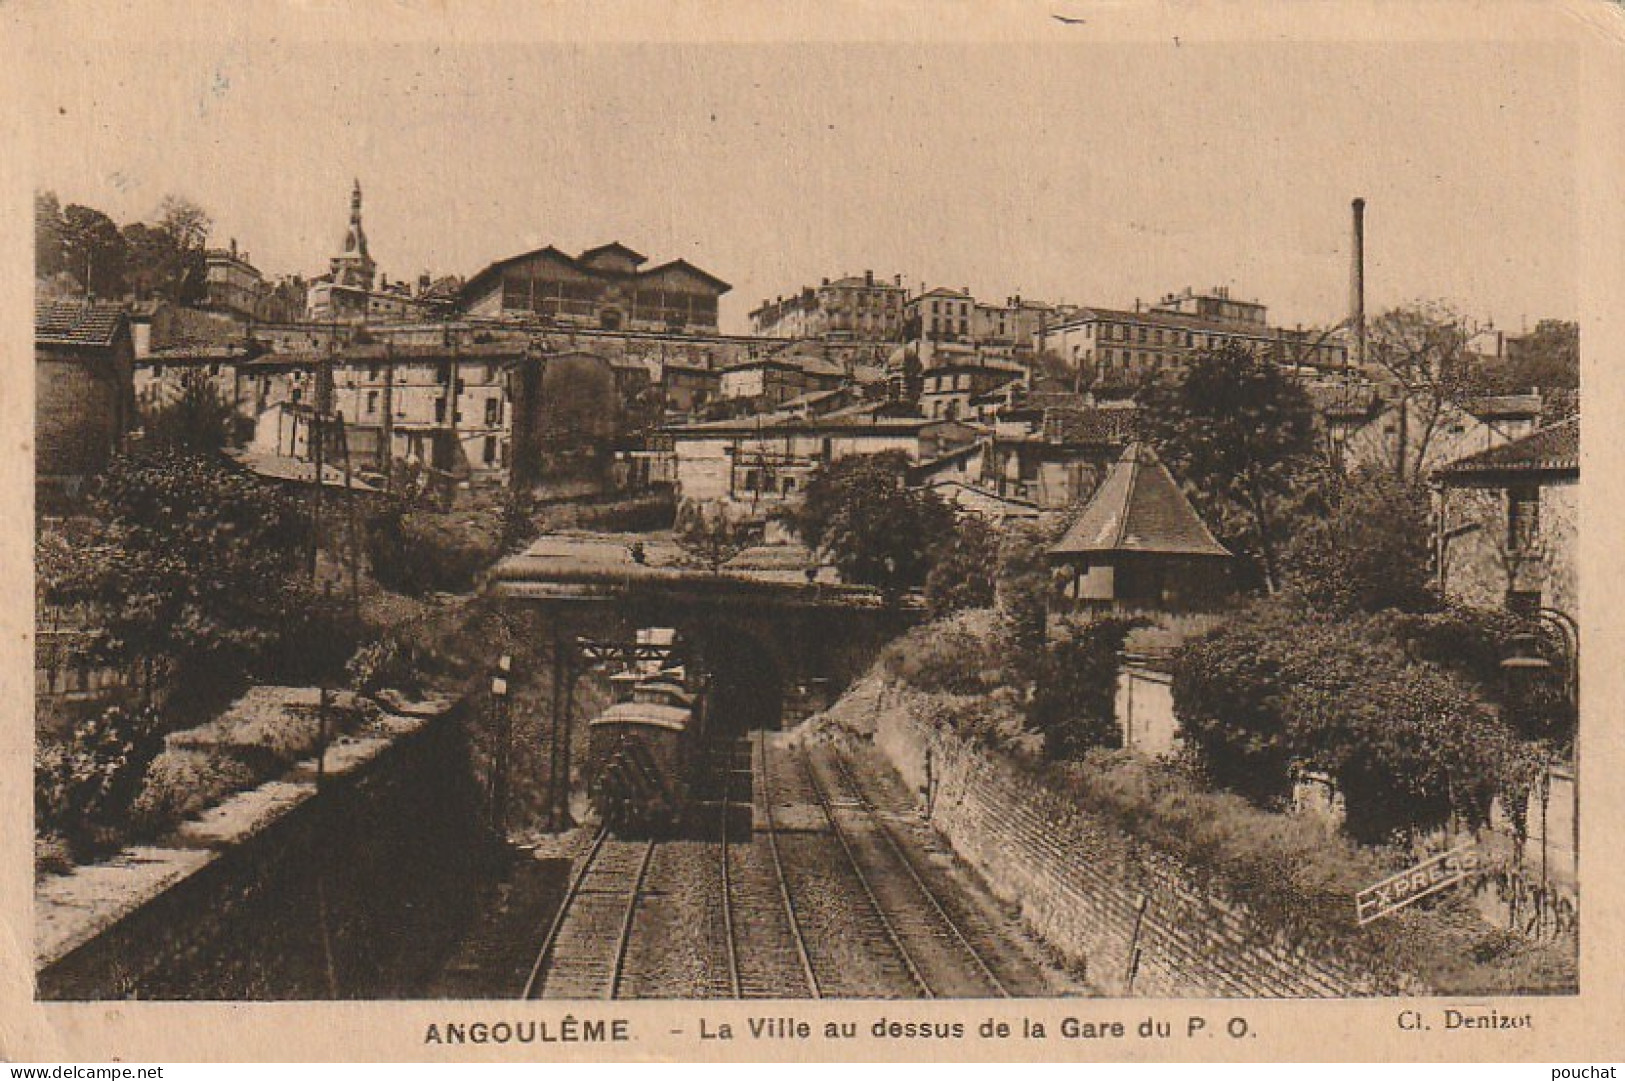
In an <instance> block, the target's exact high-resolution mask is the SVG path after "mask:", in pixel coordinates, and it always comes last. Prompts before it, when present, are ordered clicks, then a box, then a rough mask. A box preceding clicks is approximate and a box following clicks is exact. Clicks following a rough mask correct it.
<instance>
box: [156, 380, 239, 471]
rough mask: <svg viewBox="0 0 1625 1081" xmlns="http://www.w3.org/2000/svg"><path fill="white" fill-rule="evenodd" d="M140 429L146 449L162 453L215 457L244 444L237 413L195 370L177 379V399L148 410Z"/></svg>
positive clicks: (211, 384)
mask: <svg viewBox="0 0 1625 1081" xmlns="http://www.w3.org/2000/svg"><path fill="white" fill-rule="evenodd" d="M245 423H246V420H245ZM144 427H145V429H146V440H147V444H148V446H150V447H153V448H155V449H159V450H165V451H183V452H189V453H193V454H216V453H218V452H220V451H222V450H224V449H226V448H227V447H233V446H239V445H241V444H242V442H243V441H244V440H243V438H242V436H243V433H242V431H241V425H240V424H239V418H238V415H237V411H236V410H235V409H233V408H232V407H231V403H230V402H228V401H226V400H225V398H223V397H221V395H220V392H219V391H217V390H216V389H215V386H214V383H213V382H212V381H211V380H210V379H209V377H208V376H207V375H205V374H204V373H203V372H201V371H198V370H196V369H193V370H190V371H188V372H186V374H185V375H183V376H182V377H181V396H180V397H179V398H177V399H175V400H174V401H173V402H169V403H167V404H164V405H160V406H157V407H156V408H154V409H152V410H151V411H150V412H149V413H148V415H147V419H146V422H145V425H144Z"/></svg>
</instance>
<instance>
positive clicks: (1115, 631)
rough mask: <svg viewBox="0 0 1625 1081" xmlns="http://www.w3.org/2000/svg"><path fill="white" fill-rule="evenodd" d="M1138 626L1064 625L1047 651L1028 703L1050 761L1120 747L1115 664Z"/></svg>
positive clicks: (1119, 622)
mask: <svg viewBox="0 0 1625 1081" xmlns="http://www.w3.org/2000/svg"><path fill="white" fill-rule="evenodd" d="M1139 625H1140V624H1139V621H1135V620H1123V619H1100V620H1095V621H1094V622H1091V623H1078V624H1068V625H1067V626H1066V628H1065V630H1064V633H1063V634H1062V635H1061V636H1060V637H1059V638H1058V639H1057V640H1056V641H1054V642H1051V643H1049V644H1048V645H1047V646H1045V648H1044V651H1043V654H1042V656H1041V657H1040V659H1039V661H1038V675H1037V678H1036V679H1034V681H1033V689H1032V695H1031V697H1030V698H1029V699H1028V702H1027V709H1026V716H1027V725H1028V727H1029V728H1031V729H1032V730H1033V731H1035V732H1037V733H1039V734H1040V735H1042V736H1043V740H1044V753H1045V755H1046V756H1047V757H1049V758H1051V759H1066V758H1075V757H1077V756H1079V755H1081V754H1083V753H1084V752H1085V751H1088V750H1090V749H1091V748H1095V747H1120V746H1122V743H1123V735H1122V731H1121V729H1119V727H1118V724H1117V658H1118V654H1119V653H1120V652H1121V651H1122V649H1123V643H1124V641H1126V640H1127V638H1128V636H1129V633H1130V632H1131V631H1133V630H1134V628H1135V627H1136V626H1139Z"/></svg>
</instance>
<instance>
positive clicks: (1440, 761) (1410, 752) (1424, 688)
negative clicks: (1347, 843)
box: [1173, 602, 1532, 842]
mask: <svg viewBox="0 0 1625 1081" xmlns="http://www.w3.org/2000/svg"><path fill="white" fill-rule="evenodd" d="M1173 691H1174V708H1175V712H1176V714H1177V715H1178V718H1179V724H1180V729H1181V734H1182V736H1183V738H1184V739H1185V741H1186V743H1187V745H1189V746H1190V747H1192V748H1193V749H1194V750H1195V751H1196V752H1197V754H1198V756H1199V758H1200V761H1201V762H1202V763H1203V764H1204V765H1205V766H1206V768H1207V770H1208V772H1209V773H1210V775H1211V776H1212V778H1213V779H1214V780H1215V781H1217V782H1218V783H1220V784H1222V785H1224V786H1225V787H1227V788H1232V789H1234V790H1236V791H1238V792H1242V793H1244V794H1246V795H1248V796H1249V797H1251V798H1253V799H1254V800H1257V801H1259V802H1261V803H1265V804H1273V803H1277V802H1279V801H1280V800H1281V798H1282V797H1284V796H1285V795H1286V794H1287V793H1289V792H1290V790H1291V784H1292V779H1293V776H1294V774H1295V773H1296V772H1297V771H1298V770H1300V769H1312V770H1323V771H1325V772H1326V773H1328V774H1330V775H1331V776H1332V777H1333V778H1334V779H1335V780H1336V782H1337V786H1338V789H1339V791H1340V792H1341V793H1342V794H1343V797H1344V799H1345V806H1346V828H1347V830H1348V832H1349V834H1350V835H1351V836H1353V837H1355V838H1357V839H1359V840H1363V841H1372V842H1376V841H1384V840H1389V839H1392V838H1394V837H1396V836H1401V835H1406V834H1409V833H1411V832H1413V831H1416V830H1420V829H1426V828H1430V827H1434V826H1438V825H1441V824H1443V823H1444V822H1445V821H1446V820H1448V819H1449V818H1450V817H1451V816H1452V815H1455V816H1459V817H1461V818H1462V819H1463V820H1465V821H1466V822H1468V823H1469V824H1474V825H1476V824H1481V823H1482V822H1484V821H1485V820H1486V818H1487V816H1488V812H1489V807H1490V803H1491V800H1492V799H1493V798H1494V797H1495V796H1496V795H1497V794H1499V793H1501V792H1502V791H1504V790H1507V789H1509V788H1510V787H1512V786H1514V785H1517V784H1521V783H1523V778H1524V776H1525V774H1526V772H1527V770H1526V762H1525V759H1527V758H1528V757H1529V756H1530V754H1531V753H1532V752H1531V750H1530V748H1528V747H1527V746H1526V745H1524V744H1522V743H1521V742H1520V741H1519V740H1518V739H1517V737H1516V734H1515V733H1514V732H1513V731H1512V729H1511V728H1510V727H1509V726H1508V725H1507V724H1506V723H1505V722H1504V721H1502V720H1501V719H1500V718H1499V717H1498V716H1497V715H1496V713H1495V711H1494V710H1493V709H1491V708H1490V707H1489V705H1488V704H1487V703H1486V702H1485V701H1483V700H1482V699H1481V698H1480V697H1479V695H1478V694H1476V693H1475V691H1474V689H1473V688H1472V687H1471V686H1470V685H1469V684H1468V683H1467V682H1465V681H1464V680H1463V679H1462V678H1460V677H1459V676H1456V675H1454V674H1452V673H1449V672H1447V671H1445V670H1444V669H1442V668H1439V667H1438V666H1436V665H1432V664H1428V663H1425V662H1418V661H1415V660H1412V659H1411V658H1410V657H1408V656H1407V655H1406V653H1405V651H1404V649H1403V648H1402V646H1401V644H1400V643H1399V642H1398V641H1396V640H1395V639H1394V638H1393V637H1392V636H1391V635H1389V634H1387V633H1385V631H1384V629H1383V626H1382V623H1381V621H1378V620H1372V619H1356V618H1342V619H1333V618H1331V617H1329V616H1326V615H1323V614H1320V613H1316V612H1313V611H1311V610H1309V609H1305V608H1299V607H1296V606H1294V605H1291V604H1289V603H1283V602H1260V603H1258V604H1255V605H1254V606H1253V607H1252V608H1251V609H1249V610H1247V611H1244V612H1242V613H1240V614H1239V615H1238V616H1237V617H1236V618H1235V619H1233V620H1231V621H1230V622H1229V623H1227V624H1225V625H1224V626H1222V627H1220V628H1218V629H1216V630H1214V631H1212V632H1210V633H1209V634H1207V635H1205V636H1203V637H1202V638H1199V639H1196V640H1195V641H1193V642H1191V643H1188V644H1187V645H1186V646H1184V647H1183V648H1182V649H1181V650H1180V651H1179V652H1178V653H1177V654H1176V656H1175V663H1174V685H1173Z"/></svg>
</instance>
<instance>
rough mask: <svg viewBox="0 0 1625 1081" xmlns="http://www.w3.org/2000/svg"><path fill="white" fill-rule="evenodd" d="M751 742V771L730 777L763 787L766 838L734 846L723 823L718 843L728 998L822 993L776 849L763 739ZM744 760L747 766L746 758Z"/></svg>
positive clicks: (783, 862)
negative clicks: (730, 990)
mask: <svg viewBox="0 0 1625 1081" xmlns="http://www.w3.org/2000/svg"><path fill="white" fill-rule="evenodd" d="M752 744H753V747H752V748H751V753H752V754H753V758H754V762H755V769H754V771H753V770H751V769H750V768H747V769H746V770H744V771H742V772H741V771H735V772H733V773H732V774H731V777H730V780H731V781H733V782H735V783H737V781H738V780H739V779H741V778H743V779H744V780H746V781H752V780H753V781H755V782H756V783H758V784H760V785H761V786H762V792H763V795H764V797H766V798H765V800H764V804H765V805H764V809H763V814H764V816H765V821H764V822H763V825H764V826H766V831H765V832H766V841H767V843H766V844H765V845H756V844H753V843H750V841H751V839H750V838H748V837H747V838H745V842H746V843H743V844H739V845H736V844H735V843H734V842H733V839H732V835H731V834H730V833H729V832H728V831H729V829H730V827H731V823H724V826H723V835H722V844H721V846H720V847H721V850H722V869H723V879H722V883H723V886H722V888H723V895H722V899H723V904H722V909H723V912H724V914H725V921H724V924H725V927H726V930H727V934H728V939H729V945H728V952H729V957H730V965H731V966H732V967H731V979H732V988H733V997H735V998H746V999H764V998H821V997H822V996H823V991H822V988H821V987H820V985H819V981H818V976H817V975H816V973H815V972H814V971H813V966H812V961H811V959H810V957H809V955H808V952H807V941H806V937H805V932H804V931H803V930H802V922H801V918H800V915H799V914H798V912H797V910H796V905H795V901H794V899H793V898H792V895H791V893H790V887H789V883H788V880H787V878H786V875H785V861H784V856H783V853H782V852H781V851H780V848H779V837H778V828H777V823H776V822H775V821H774V818H773V798H772V792H773V789H772V779H771V776H770V775H769V773H768V756H767V751H766V747H765V740H764V739H761V738H758V739H755V740H753V741H752ZM746 764H747V767H749V766H750V764H751V759H747V761H746ZM730 791H732V789H730ZM743 794H744V796H745V797H746V802H747V803H749V802H750V799H749V797H750V796H752V795H754V793H752V792H750V791H746V792H745V793H743ZM763 849H765V850H766V851H765V853H764V851H763ZM764 856H765V858H764Z"/></svg>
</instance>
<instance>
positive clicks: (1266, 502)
mask: <svg viewBox="0 0 1625 1081" xmlns="http://www.w3.org/2000/svg"><path fill="white" fill-rule="evenodd" d="M1138 397H1139V400H1140V405H1141V409H1140V410H1139V411H1138V414H1137V424H1138V426H1139V430H1140V435H1141V437H1142V438H1145V439H1148V440H1149V441H1150V442H1151V443H1152V444H1153V445H1154V446H1155V447H1156V448H1157V451H1158V452H1159V454H1160V455H1161V456H1162V460H1163V462H1164V463H1165V464H1166V465H1167V466H1168V467H1169V469H1170V470H1171V471H1172V472H1173V474H1174V475H1175V476H1176V477H1178V478H1179V479H1180V480H1181V481H1182V482H1183V483H1184V485H1185V486H1186V488H1187V491H1188V493H1189V494H1190V495H1191V497H1192V501H1193V502H1194V503H1195V505H1196V507H1197V510H1198V511H1200V512H1201V513H1202V515H1203V517H1204V518H1205V519H1206V520H1207V522H1208V523H1209V525H1211V526H1213V527H1214V531H1215V532H1216V533H1217V534H1218V536H1219V540H1220V541H1222V542H1223V543H1224V544H1225V545H1226V546H1227V547H1229V548H1230V550H1231V551H1233V552H1236V553H1237V554H1239V555H1242V556H1244V557H1246V558H1247V559H1248V560H1249V561H1250V562H1251V564H1252V566H1253V569H1254V572H1255V574H1256V577H1257V579H1258V581H1259V582H1260V583H1261V584H1262V585H1263V587H1264V589H1265V590H1266V591H1268V592H1270V593H1273V592H1275V591H1276V590H1277V589H1278V588H1279V586H1280V582H1281V574H1280V552H1281V549H1282V547H1283V546H1284V545H1285V543H1286V540H1287V538H1288V537H1289V536H1290V532H1291V515H1292V512H1293V509H1294V507H1295V506H1296V505H1297V504H1298V503H1299V502H1301V500H1302V498H1303V496H1304V488H1305V482H1306V480H1307V479H1308V478H1309V476H1310V475H1311V472H1312V469H1313V465H1314V450H1315V436H1314V420H1313V412H1312V410H1311V407H1310V404H1309V399H1308V397H1307V396H1306V395H1305V393H1304V391H1303V388H1302V387H1301V386H1299V385H1298V384H1297V383H1296V382H1295V381H1293V380H1292V379H1291V378H1290V377H1288V376H1287V374H1286V373H1285V372H1284V371H1283V370H1282V368H1281V367H1280V366H1279V365H1277V364H1275V363H1274V362H1273V361H1271V360H1270V359H1269V358H1267V357H1263V356H1260V355H1258V354H1255V353H1254V352H1253V351H1252V350H1250V349H1248V348H1246V347H1244V346H1241V345H1239V344H1226V345H1223V346H1220V347H1219V348H1217V349H1213V350H1209V351H1206V352H1202V353H1198V354H1197V355H1196V357H1195V358H1194V359H1193V360H1192V362H1191V364H1190V365H1189V367H1187V368H1186V370H1185V371H1184V372H1183V374H1181V375H1179V376H1176V377H1174V378H1172V379H1168V380H1154V381H1151V382H1148V383H1147V384H1145V385H1144V386H1142V387H1141V389H1140V391H1139V395H1138Z"/></svg>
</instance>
